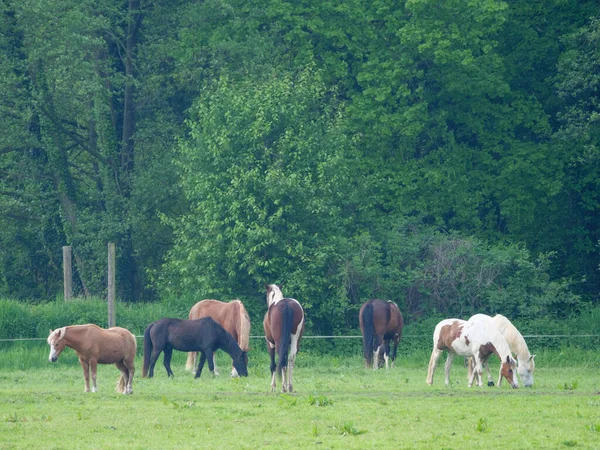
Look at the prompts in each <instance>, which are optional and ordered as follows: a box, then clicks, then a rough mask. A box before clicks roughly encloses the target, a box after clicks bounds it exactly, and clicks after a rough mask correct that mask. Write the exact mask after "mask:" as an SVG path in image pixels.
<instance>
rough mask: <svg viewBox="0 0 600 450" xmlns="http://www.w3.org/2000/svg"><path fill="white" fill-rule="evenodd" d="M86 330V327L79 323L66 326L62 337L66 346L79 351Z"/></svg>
mask: <svg viewBox="0 0 600 450" xmlns="http://www.w3.org/2000/svg"><path fill="white" fill-rule="evenodd" d="M88 332H89V330H88V328H87V327H84V326H81V325H75V326H69V327H66V330H65V337H64V338H63V339H64V340H65V344H66V346H67V347H70V348H72V349H73V350H75V351H76V352H79V351H81V349H82V348H83V345H84V342H85V339H84V336H85V334H86V333H88Z"/></svg>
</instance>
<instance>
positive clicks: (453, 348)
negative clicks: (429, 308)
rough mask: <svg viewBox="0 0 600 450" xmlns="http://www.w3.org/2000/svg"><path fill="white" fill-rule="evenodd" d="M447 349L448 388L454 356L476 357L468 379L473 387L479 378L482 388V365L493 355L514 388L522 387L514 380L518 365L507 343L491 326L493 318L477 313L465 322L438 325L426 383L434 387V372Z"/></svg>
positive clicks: (447, 322)
mask: <svg viewBox="0 0 600 450" xmlns="http://www.w3.org/2000/svg"><path fill="white" fill-rule="evenodd" d="M444 350H448V359H447V360H446V365H445V372H446V379H445V384H446V386H448V385H449V384H450V367H451V366H452V361H453V360H454V356H456V355H460V356H467V357H473V359H474V361H475V370H474V371H473V373H472V374H471V376H470V377H469V384H468V385H469V387H471V386H472V385H473V381H474V380H475V377H476V376H477V384H478V385H479V386H481V385H482V382H481V374H482V372H483V369H482V366H483V364H484V363H486V362H487V360H488V358H489V357H490V356H491V355H492V354H495V355H496V356H498V358H500V362H501V369H500V370H501V374H502V376H503V377H504V378H506V380H507V381H508V382H509V383H510V385H511V386H512V387H513V388H518V387H519V384H518V382H517V379H516V377H514V369H515V368H516V362H515V360H514V359H513V357H512V355H511V353H510V348H509V346H508V343H507V342H506V340H505V339H504V337H503V336H502V334H500V332H499V331H498V330H497V329H496V327H495V326H494V325H493V324H492V318H491V317H489V316H486V315H484V314H475V315H474V316H472V317H471V318H470V319H469V320H467V321H466V322H465V321H464V320H460V319H446V320H442V321H441V322H440V323H438V324H437V325H436V327H435V331H434V333H433V350H432V351H431V358H430V360H429V369H428V372H427V380H426V381H427V384H430V385H431V384H433V373H434V372H435V368H436V366H437V362H438V360H439V358H440V356H441V354H442V352H443V351H444Z"/></svg>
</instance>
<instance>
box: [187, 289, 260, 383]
mask: <svg viewBox="0 0 600 450" xmlns="http://www.w3.org/2000/svg"><path fill="white" fill-rule="evenodd" d="M203 317H210V318H212V319H213V320H214V321H215V322H217V323H218V324H219V325H221V326H222V327H223V328H225V331H227V332H228V333H229V334H231V336H233V338H234V339H235V340H236V342H237V343H238V345H239V346H240V348H241V349H242V350H243V351H245V352H247V351H248V347H249V341H250V316H249V315H248V312H247V311H246V308H245V307H244V304H243V303H242V302H241V301H240V300H233V301H231V302H229V303H227V302H220V301H219V300H210V299H209V300H201V301H199V302H198V303H196V304H195V305H194V306H192V308H191V309H190V314H189V316H188V319H190V320H194V319H201V318H203ZM197 359H198V352H189V353H188V357H187V362H186V365H185V368H186V369H187V370H195V367H196V361H197ZM218 373H219V372H218V371H217V368H216V366H215V374H218ZM231 376H232V377H237V376H238V373H237V371H236V370H235V367H233V366H232V367H231Z"/></svg>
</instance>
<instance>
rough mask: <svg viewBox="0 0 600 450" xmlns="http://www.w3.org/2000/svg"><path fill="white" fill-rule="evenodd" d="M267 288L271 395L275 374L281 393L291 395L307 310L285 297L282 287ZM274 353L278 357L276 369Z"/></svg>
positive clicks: (267, 286)
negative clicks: (278, 380) (278, 378)
mask: <svg viewBox="0 0 600 450" xmlns="http://www.w3.org/2000/svg"><path fill="white" fill-rule="evenodd" d="M265 287H266V289H267V306H268V309H267V313H266V314H265V319H264V321H263V327H264V329H265V338H266V340H267V349H268V350H269V355H270V356H271V392H273V391H274V390H275V377H276V374H277V375H278V376H280V377H281V390H282V392H292V391H293V389H294V387H293V381H292V380H293V371H294V364H295V362H296V354H297V353H298V348H299V344H300V338H301V337H302V333H303V332H304V310H303V309H302V306H301V305H300V303H298V301H297V300H295V299H293V298H283V293H282V292H281V287H280V286H277V285H276V284H269V285H267V284H265ZM275 353H277V355H278V356H279V362H278V363H277V366H275Z"/></svg>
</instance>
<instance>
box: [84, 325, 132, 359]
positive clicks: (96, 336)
mask: <svg viewBox="0 0 600 450" xmlns="http://www.w3.org/2000/svg"><path fill="white" fill-rule="evenodd" d="M89 336H90V338H91V339H92V340H93V344H92V348H94V349H95V352H96V353H97V354H96V356H97V358H98V362H99V363H103V364H112V363H115V362H118V361H121V360H122V359H131V358H135V353H136V350H137V342H136V339H135V336H134V335H133V333H131V332H130V331H129V330H128V329H126V328H122V327H111V328H108V329H104V328H100V327H98V326H96V325H94V326H90V328H89Z"/></svg>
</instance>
